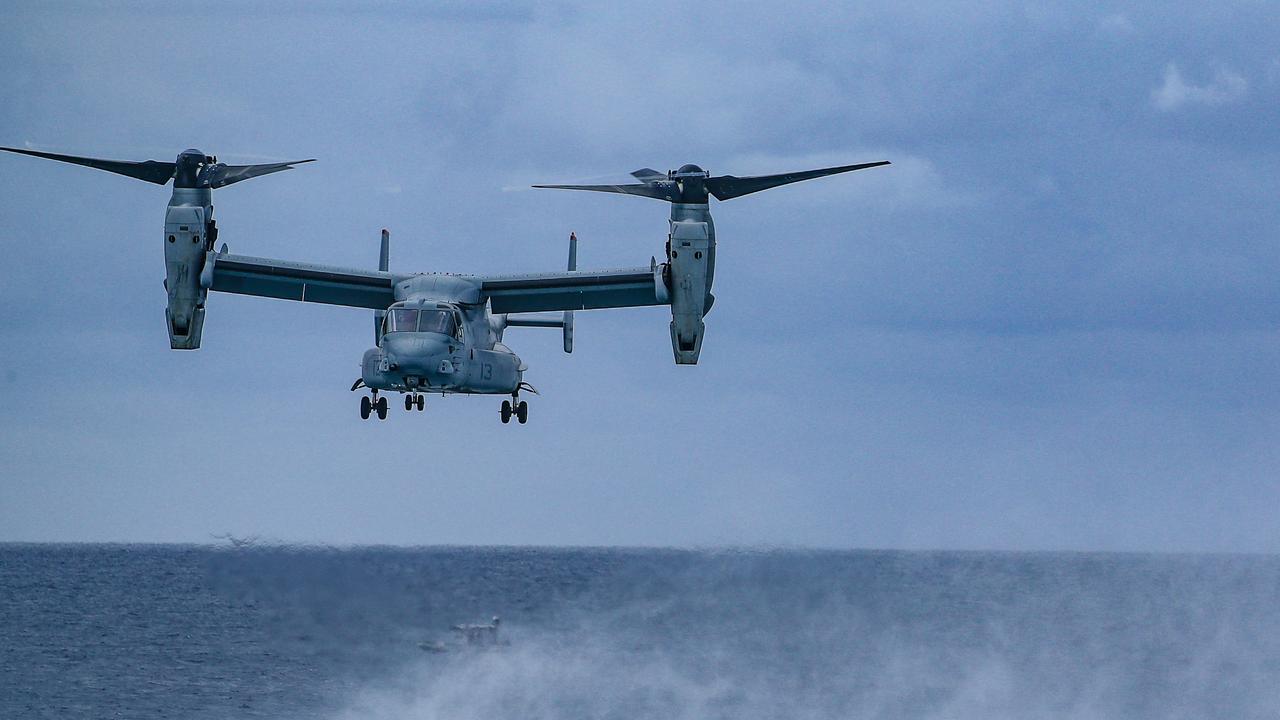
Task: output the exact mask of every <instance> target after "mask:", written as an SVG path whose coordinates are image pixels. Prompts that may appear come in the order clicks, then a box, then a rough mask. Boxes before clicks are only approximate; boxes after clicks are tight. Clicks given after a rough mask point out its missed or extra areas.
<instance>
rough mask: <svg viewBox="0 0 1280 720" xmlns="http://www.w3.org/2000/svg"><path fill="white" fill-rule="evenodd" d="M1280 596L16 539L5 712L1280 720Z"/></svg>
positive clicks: (1236, 578) (895, 561)
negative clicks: (482, 626) (486, 624)
mask: <svg viewBox="0 0 1280 720" xmlns="http://www.w3.org/2000/svg"><path fill="white" fill-rule="evenodd" d="M1278 601H1280V559H1278V558H1269V557H1173V556H1140V555H1078V554H1034V555H1022V554H986V553H899V552H847V553H835V552H820V553H819V552H812V553H811V552H761V553H696V552H676V551H653V550H537V549H468V548H457V549H448V548H445V549H388V548H375V549H357V550H343V551H326V550H315V549H308V550H290V549H253V550H235V551H232V550H219V549H210V548H193V547H153V546H47V545H44V546H41V545H8V546H4V545H0V717H4V718H70V717H75V718H116V717H120V718H176V717H183V718H216V719H219V720H221V719H224V718H265V717H271V718H304V717H305V718H335V719H347V718H352V719H354V718H373V719H381V718H431V719H435V718H441V719H444V718H454V719H460V720H481V719H483V720H537V719H539V718H565V719H580V718H617V719H618V720H622V719H624V718H625V719H627V720H633V719H649V718H652V719H654V720H657V719H658V718H661V719H663V720H670V719H672V718H709V719H717V720H718V719H721V718H723V719H726V720H727V719H729V718H732V719H734V720H756V719H764V718H778V719H779V720H781V719H783V718H786V719H788V720H792V719H796V718H813V719H827V718H830V719H836V718H840V719H844V718H1206V717H1222V718H1226V717H1231V718H1271V719H1274V718H1276V717H1277V716H1280V602H1278ZM494 614H497V615H501V616H502V618H503V627H504V631H505V633H506V636H507V638H509V640H510V643H511V644H510V645H509V646H505V647H499V648H496V649H492V650H475V649H471V650H467V649H457V650H451V651H449V652H444V653H431V652H425V651H423V650H422V649H421V648H420V647H419V643H421V642H423V641H430V640H449V635H450V633H449V627H450V626H451V625H453V624H454V623H458V622H473V621H480V620H484V619H487V618H488V617H489V616H491V615H494Z"/></svg>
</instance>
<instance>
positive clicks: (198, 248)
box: [164, 205, 210, 350]
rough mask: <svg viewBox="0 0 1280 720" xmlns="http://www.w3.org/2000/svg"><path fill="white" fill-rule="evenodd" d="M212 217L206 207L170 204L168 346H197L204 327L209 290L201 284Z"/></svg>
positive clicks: (167, 226) (166, 232)
mask: <svg viewBox="0 0 1280 720" xmlns="http://www.w3.org/2000/svg"><path fill="white" fill-rule="evenodd" d="M209 225H210V223H209V218H206V217H205V208H203V207H200V206H194V205H170V206H169V210H168V212H167V213H165V222H164V235H165V238H164V266H165V281H164V287H165V290H167V291H168V294H169V305H168V307H167V308H165V319H166V321H167V325H168V326H169V347H171V348H173V349H175V350H195V349H196V348H198V347H200V333H201V331H202V330H203V329H204V301H205V297H206V296H207V295H208V294H209V291H208V290H207V289H205V288H203V287H201V284H200V272H201V270H203V269H204V262H205V251H206V249H207V247H208V246H209V244H210V240H209V238H208V237H206V235H207V231H208V229H209Z"/></svg>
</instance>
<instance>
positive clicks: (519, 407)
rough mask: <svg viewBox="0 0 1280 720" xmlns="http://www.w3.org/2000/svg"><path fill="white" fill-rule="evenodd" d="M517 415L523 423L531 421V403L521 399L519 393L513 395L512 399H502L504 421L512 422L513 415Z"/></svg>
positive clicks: (517, 418)
mask: <svg viewBox="0 0 1280 720" xmlns="http://www.w3.org/2000/svg"><path fill="white" fill-rule="evenodd" d="M512 415H515V416H516V420H518V421H520V424H521V425H523V424H525V423H526V422H528V421H529V403H527V402H525V401H523V400H521V399H520V396H519V395H512V396H511V399H510V400H503V401H502V423H503V424H504V425H505V424H506V423H509V422H511V416H512Z"/></svg>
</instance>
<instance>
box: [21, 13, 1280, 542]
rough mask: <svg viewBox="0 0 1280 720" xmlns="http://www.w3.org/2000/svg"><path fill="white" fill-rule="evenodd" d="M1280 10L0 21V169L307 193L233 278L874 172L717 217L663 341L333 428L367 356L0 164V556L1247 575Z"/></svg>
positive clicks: (520, 248) (131, 225) (626, 257)
mask: <svg viewBox="0 0 1280 720" xmlns="http://www.w3.org/2000/svg"><path fill="white" fill-rule="evenodd" d="M1278 21H1280V8H1277V7H1276V6H1275V5H1274V4H1271V3H1265V2H1234V3H1231V2H1228V3H1214V4H1212V5H1211V6H1209V5H1205V4H1204V3H1200V2H1170V3H1159V4H1150V3H1132V4H1126V3H1107V2H1103V3H1074V2H1062V3H1056V2H1028V3H1017V2H998V1H991V2H980V3H959V4H957V3H950V2H945V3H944V2H917V3H900V2H867V3H858V4H856V5H854V4H834V6H833V4H827V3H817V4H808V3H798V4H795V5H792V4H788V5H787V6H786V7H785V8H784V7H782V6H780V5H778V4H776V3H754V4H752V3H731V4H721V3H696V4H689V3H679V4H664V3H643V4H636V3H627V4H623V3H583V4H573V3H553V2H545V3H544V2H539V3H497V4H476V3H469V2H458V3H439V4H429V5H419V4H399V3H395V4H393V3H366V4H355V5H354V6H349V5H348V4H347V3H333V4H310V3H298V4H290V3H280V4H268V5H261V4H258V3H244V4H239V3H216V4H208V3H202V4H193V3H164V4H160V3H156V4H149V3H148V4H132V5H117V4H113V3H112V4H108V3H88V2H86V3H58V4H54V3H24V2H9V3H4V4H3V7H0V97H3V98H4V102H0V145H14V146H25V147H30V148H33V149H39V150H45V151H52V152H63V153H72V154H81V155H91V156H95V157H105V158H112V159H132V160H145V159H156V160H172V159H173V158H174V157H175V156H176V155H177V153H178V152H180V151H181V150H183V149H184V148H187V147H196V148H200V149H202V150H204V151H205V152H206V153H209V154H216V155H218V157H219V159H220V160H222V161H224V162H269V161H278V160H289V159H300V158H311V157H314V158H318V162H316V163H314V164H310V165H306V166H304V167H300V168H298V169H296V170H293V171H290V172H287V173H281V174H277V175H272V176H270V177H267V178H261V179H257V180H254V181H252V182H246V183H241V184H237V185H235V186H233V187H229V188H225V189H222V190H219V191H217V192H216V193H215V197H214V203H215V207H216V217H217V218H218V221H219V228H220V231H221V232H220V241H225V242H227V243H228V245H229V246H230V248H231V251H232V252H234V253H240V254H246V255H255V256H265V257H276V258H282V259H288V260H305V261H311V262H317V263H326V264H333V265H341V266H359V267H375V266H376V262H377V252H378V250H377V248H378V237H379V230H380V229H381V228H383V227H386V228H389V229H390V230H391V232H392V255H391V263H392V269H393V270H397V271H424V272H425V271H452V272H475V273H508V272H523V271H536V270H556V269H559V268H560V267H561V266H562V263H563V262H564V255H565V250H566V240H567V237H568V235H569V233H570V231H573V232H576V233H577V234H578V237H579V238H580V239H581V247H580V251H579V255H580V260H579V262H580V266H581V267H584V268H586V267H618V266H635V265H647V264H648V261H649V258H650V256H652V255H660V254H661V252H662V244H663V241H664V240H665V234H666V230H667V227H666V213H667V208H666V207H665V206H664V205H662V204H659V203H656V202H653V201H651V200H647V199H643V198H635V197H625V196H607V195H588V194H583V193H555V192H552V191H539V190H530V189H528V187H527V186H528V185H530V184H532V183H535V182H601V181H605V182H608V181H613V180H615V179H624V178H625V177H626V173H628V172H630V171H631V170H633V169H636V168H640V167H655V168H659V169H662V170H665V169H668V168H675V167H679V166H680V165H682V164H684V163H688V162H692V163H697V164H699V165H701V166H703V167H705V168H707V169H710V170H711V171H712V172H713V174H722V173H727V174H736V175H750V174H765V173H771V172H781V171H788V170H801V169H807V168H811V167H820V166H824V165H838V164H847V163H857V162H869V161H876V160H882V159H887V160H890V161H892V162H893V165H891V166H889V167H885V168H877V169H874V170H869V171H865V172H860V173H853V174H850V175H844V176H838V177H833V178H826V179H822V180H815V181H810V182H805V183H800V184H796V185H792V186H788V187H785V188H780V189H776V190H771V191H769V192H767V193H761V194H758V195H752V196H749V197H747V198H742V199H737V200H733V201H731V202H727V203H723V204H722V203H714V202H713V206H712V213H713V215H714V216H715V219H716V224H717V237H718V250H719V252H718V256H717V259H718V265H717V269H716V270H717V272H716V285H715V290H714V292H715V295H716V298H717V299H716V304H715V308H714V310H713V311H712V312H711V313H710V314H709V315H708V316H707V318H706V321H707V331H706V336H705V342H704V345H703V348H702V354H701V360H700V362H699V364H698V365H697V366H695V367H677V366H675V365H674V363H673V361H672V356H671V348H670V339H669V334H668V328H667V324H668V322H669V321H670V317H669V311H667V310H666V309H665V308H638V309H627V310H618V311H594V312H586V313H580V314H579V317H578V320H577V329H576V334H575V335H576V345H575V350H574V353H573V354H572V355H565V354H563V353H562V352H561V350H560V338H559V335H558V333H556V332H554V331H548V330H539V329H512V330H510V331H508V333H507V337H506V340H507V344H509V345H510V346H512V348H513V349H514V350H515V351H516V352H517V353H519V354H520V355H521V356H522V357H523V358H524V360H525V361H526V362H527V364H528V365H529V370H528V371H527V372H526V375H525V379H526V380H528V381H529V382H531V383H533V384H534V385H535V386H536V387H537V388H538V389H539V390H540V391H541V393H542V394H541V395H540V396H535V397H533V398H531V399H530V421H529V424H528V425H524V426H519V425H516V424H514V423H513V424H511V425H505V426H504V425H502V424H500V422H499V420H498V404H499V401H498V399H497V398H491V397H490V398H485V397H480V398H465V397H461V398H460V397H448V398H440V397H432V398H428V400H427V410H426V412H424V413H413V414H412V415H410V414H407V413H405V412H404V411H403V409H402V408H401V407H398V406H397V405H396V404H395V402H394V400H395V398H393V402H392V413H391V415H390V417H389V419H388V420H387V421H386V422H372V421H370V422H362V421H361V420H360V418H359V415H358V393H352V392H349V391H348V388H349V387H350V385H351V383H352V382H353V381H354V380H355V379H356V377H357V376H358V372H359V371H358V365H359V360H360V357H361V354H362V353H363V352H364V350H365V349H366V348H368V347H369V346H370V345H371V344H372V332H371V321H370V319H369V315H370V313H369V312H368V311H364V310H357V309H350V308H335V307H328V306H319V305H306V304H301V303H290V302H285V301H276V300H266V299H261V298H247V297H237V296H230V295H221V294H213V295H211V297H210V299H209V301H208V316H207V319H206V322H205V327H204V339H203V348H202V349H200V350H199V351H197V352H179V351H171V350H169V348H168V344H167V336H166V331H165V323H164V305H165V295H164V290H163V289H162V287H161V281H162V279H163V277H164V268H163V247H162V242H163V237H162V223H163V218H164V207H165V203H166V202H167V199H168V189H167V188H159V187H157V186H154V185H150V184H147V183H142V182H137V181H134V180H130V179H128V178H122V177H117V176H113V175H109V174H106V173H101V172H97V171H93V170H88V169H85V168H79V167H74V166H70V165H64V164H60V163H52V162H47V161H41V160H37V159H33V158H25V157H20V156H9V155H6V156H5V157H3V158H0V198H2V200H0V252H3V255H4V262H3V263H0V366H2V367H0V541H58V542H67V541H91V542H97V541H122V542H217V540H216V539H215V537H216V536H219V535H222V534H226V533H230V534H232V535H235V536H256V537H259V538H262V539H263V540H268V541H273V542H286V543H321V544H325V543H328V544H337V545H344V544H369V543H377V544H382V543H387V544H411V545H436V544H484V545H490V544H536V545H647V546H699V547H702V546H723V545H746V546H786V547H794V546H817V547H835V548H904V549H925V548H927V549H998V550H1083V551H1093V550H1103V551H1160V552H1166V551H1167V552H1266V553H1274V552H1277V551H1280V515H1277V513H1276V512H1275V508H1276V507H1278V506H1280V483H1277V477H1278V475H1280V281H1278V280H1277V278H1280V246H1278V243H1277V242H1276V241H1277V228H1278V227H1280V222H1278V221H1280V209H1278V205H1277V202H1276V198H1277V196H1278V195H1280V170H1278V169H1277V168H1280V163H1277V160H1280V123H1277V122H1276V118H1277V117H1280V113H1278V112H1277V110H1278V109H1280V50H1278V49H1277V48H1280V22H1278Z"/></svg>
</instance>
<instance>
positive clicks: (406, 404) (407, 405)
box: [404, 395, 413, 410]
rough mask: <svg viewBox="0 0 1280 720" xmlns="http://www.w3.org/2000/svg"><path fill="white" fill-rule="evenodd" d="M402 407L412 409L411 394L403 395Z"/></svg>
mask: <svg viewBox="0 0 1280 720" xmlns="http://www.w3.org/2000/svg"><path fill="white" fill-rule="evenodd" d="M404 409H405V410H412V409H413V396H412V395H405V396H404Z"/></svg>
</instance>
